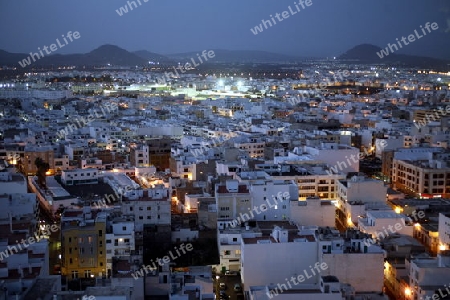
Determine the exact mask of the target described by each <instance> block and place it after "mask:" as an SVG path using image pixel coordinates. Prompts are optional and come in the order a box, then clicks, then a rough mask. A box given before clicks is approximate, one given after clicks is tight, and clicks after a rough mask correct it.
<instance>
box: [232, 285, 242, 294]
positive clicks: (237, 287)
mask: <svg viewBox="0 0 450 300" xmlns="http://www.w3.org/2000/svg"><path fill="white" fill-rule="evenodd" d="M233 289H234V291H235V292H240V291H242V288H241V285H240V284H239V283H236V284H235V285H234V288H233Z"/></svg>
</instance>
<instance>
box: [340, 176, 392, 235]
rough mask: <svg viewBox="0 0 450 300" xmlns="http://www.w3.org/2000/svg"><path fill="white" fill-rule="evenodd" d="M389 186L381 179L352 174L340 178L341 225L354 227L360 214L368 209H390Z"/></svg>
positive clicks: (363, 213)
mask: <svg viewBox="0 0 450 300" xmlns="http://www.w3.org/2000/svg"><path fill="white" fill-rule="evenodd" d="M386 193H387V187H386V186H385V185H384V182H383V181H381V180H376V179H371V178H367V177H364V176H352V177H351V178H350V179H348V180H339V181H338V186H337V196H338V197H337V202H336V208H337V211H336V214H337V216H336V220H337V222H338V223H339V224H340V226H343V227H344V228H346V227H353V226H354V224H357V223H358V216H363V215H365V213H366V210H370V209H379V210H385V211H390V210H391V209H390V208H389V206H388V205H387V204H386Z"/></svg>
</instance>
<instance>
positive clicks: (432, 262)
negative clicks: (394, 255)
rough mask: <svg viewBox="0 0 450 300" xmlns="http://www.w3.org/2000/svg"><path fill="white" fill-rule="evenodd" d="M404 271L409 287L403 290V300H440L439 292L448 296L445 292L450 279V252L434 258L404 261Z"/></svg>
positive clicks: (444, 252) (443, 252)
mask: <svg viewBox="0 0 450 300" xmlns="http://www.w3.org/2000/svg"><path fill="white" fill-rule="evenodd" d="M406 269H407V270H409V276H408V277H409V287H408V288H406V289H405V299H407V300H412V299H431V297H432V298H435V299H442V298H441V296H440V294H439V290H441V292H444V294H443V295H448V293H446V292H445V291H446V287H447V288H448V284H449V278H450V251H442V252H441V253H439V254H438V256H437V257H434V258H416V259H412V260H411V261H409V260H406ZM435 295H437V296H438V297H436V296H435ZM427 296H429V297H430V298H427Z"/></svg>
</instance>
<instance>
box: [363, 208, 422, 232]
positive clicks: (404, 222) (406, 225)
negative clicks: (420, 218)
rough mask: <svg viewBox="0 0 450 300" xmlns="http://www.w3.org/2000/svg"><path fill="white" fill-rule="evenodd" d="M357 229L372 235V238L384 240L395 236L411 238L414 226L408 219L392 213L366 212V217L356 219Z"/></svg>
mask: <svg viewBox="0 0 450 300" xmlns="http://www.w3.org/2000/svg"><path fill="white" fill-rule="evenodd" d="M358 229H359V230H361V231H362V232H364V233H368V234H370V235H372V237H373V238H378V239H384V238H386V237H387V236H390V235H395V234H404V235H408V236H411V237H412V236H413V229H414V226H413V224H412V222H411V221H410V219H409V218H408V217H407V216H405V215H402V214H397V213H395V212H394V211H375V210H373V211H366V217H361V218H359V219H358Z"/></svg>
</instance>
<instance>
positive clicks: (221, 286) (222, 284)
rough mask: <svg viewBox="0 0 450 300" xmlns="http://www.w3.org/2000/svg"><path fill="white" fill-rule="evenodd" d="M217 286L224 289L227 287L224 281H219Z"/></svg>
mask: <svg viewBox="0 0 450 300" xmlns="http://www.w3.org/2000/svg"><path fill="white" fill-rule="evenodd" d="M219 288H220V289H221V290H226V289H227V285H226V284H225V282H221V283H219Z"/></svg>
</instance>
